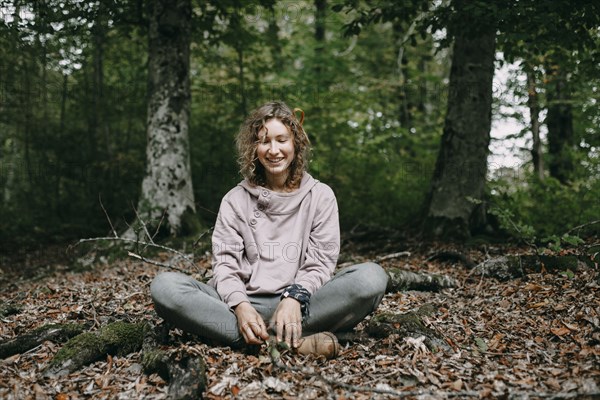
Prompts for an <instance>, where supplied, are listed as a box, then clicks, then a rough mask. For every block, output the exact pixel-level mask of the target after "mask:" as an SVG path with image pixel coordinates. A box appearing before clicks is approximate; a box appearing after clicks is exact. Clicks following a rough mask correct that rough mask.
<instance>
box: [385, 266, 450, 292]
mask: <svg viewBox="0 0 600 400" xmlns="http://www.w3.org/2000/svg"><path fill="white" fill-rule="evenodd" d="M387 274H388V275H389V277H390V279H389V281H388V286H387V288H386V292H387V293H390V292H399V291H403V290H422V291H434V292H435V291H439V290H440V289H446V288H453V287H456V286H457V283H456V280H455V279H454V278H452V277H449V276H447V275H435V274H425V273H416V272H411V271H407V270H402V269H398V268H389V269H387Z"/></svg>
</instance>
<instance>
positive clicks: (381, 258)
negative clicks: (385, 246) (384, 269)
mask: <svg viewBox="0 0 600 400" xmlns="http://www.w3.org/2000/svg"><path fill="white" fill-rule="evenodd" d="M399 257H410V251H400V252H398V253H392V254H388V255H385V256H379V257H377V258H376V259H375V261H384V260H392V259H394V258H399Z"/></svg>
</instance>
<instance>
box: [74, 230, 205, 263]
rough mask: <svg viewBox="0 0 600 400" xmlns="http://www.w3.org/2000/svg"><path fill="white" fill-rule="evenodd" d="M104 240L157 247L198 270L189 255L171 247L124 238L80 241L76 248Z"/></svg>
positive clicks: (99, 238)
mask: <svg viewBox="0 0 600 400" xmlns="http://www.w3.org/2000/svg"><path fill="white" fill-rule="evenodd" d="M102 240H108V241H122V242H127V243H134V244H138V245H143V246H150V247H156V248H157V249H162V250H165V251H170V252H172V253H175V254H177V255H179V256H180V257H181V258H183V259H184V260H185V261H187V262H188V263H189V264H190V265H191V266H192V267H194V268H195V269H196V270H198V267H197V266H196V264H194V262H193V260H191V259H190V258H189V257H188V256H187V255H185V254H183V253H182V252H180V251H178V250H175V249H173V248H171V247H167V246H163V245H161V244H156V243H148V242H143V241H140V240H137V239H128V238H122V237H109V236H105V237H97V238H87V239H79V241H78V242H77V243H75V246H78V245H80V244H82V243H86V242H99V241H102Z"/></svg>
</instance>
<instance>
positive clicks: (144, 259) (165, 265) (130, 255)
mask: <svg viewBox="0 0 600 400" xmlns="http://www.w3.org/2000/svg"><path fill="white" fill-rule="evenodd" d="M127 255H128V256H129V257H133V258H137V259H138V260H141V261H143V262H146V263H148V264H154V265H158V266H159V267H165V268H171V269H174V270H175V271H179V272H185V273H187V272H188V271H186V270H184V269H181V268H179V267H176V266H174V265H171V264H165V263H162V262H160V261H156V260H150V259H149V258H146V257H144V256H141V255H139V254H135V253H132V252H131V251H128V252H127Z"/></svg>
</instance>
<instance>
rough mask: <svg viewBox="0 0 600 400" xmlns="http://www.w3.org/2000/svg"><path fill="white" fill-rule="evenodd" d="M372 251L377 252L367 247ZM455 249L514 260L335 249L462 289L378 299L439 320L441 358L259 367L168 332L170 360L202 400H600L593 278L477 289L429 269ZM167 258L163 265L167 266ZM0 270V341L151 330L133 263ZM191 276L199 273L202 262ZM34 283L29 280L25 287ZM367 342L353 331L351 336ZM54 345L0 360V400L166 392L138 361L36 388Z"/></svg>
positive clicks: (399, 353) (582, 275) (140, 270)
mask: <svg viewBox="0 0 600 400" xmlns="http://www.w3.org/2000/svg"><path fill="white" fill-rule="evenodd" d="M375 247H377V246H375ZM448 249H452V250H455V251H456V250H458V251H461V252H462V253H463V254H464V255H466V256H468V257H469V258H470V259H471V260H473V261H474V262H476V263H478V262H481V261H483V260H485V259H487V258H491V257H494V256H498V255H503V254H507V253H526V252H527V249H525V248H514V247H508V246H505V245H486V246H481V247H475V248H469V249H467V248H460V249H457V248H450V247H448V246H441V245H423V244H412V245H410V244H404V245H393V246H385V247H379V248H371V249H370V250H365V249H364V248H363V249H361V248H359V247H357V246H346V247H345V250H344V251H343V252H342V255H343V258H342V260H343V261H344V262H360V261H367V260H375V259H376V257H377V256H382V255H385V254H389V253H392V252H394V251H396V252H398V251H407V252H410V254H406V255H404V256H401V257H399V258H394V259H391V260H389V261H383V262H381V264H382V265H383V266H384V267H385V268H391V267H395V268H404V269H408V270H412V271H422V272H428V273H436V274H447V275H449V276H452V277H454V278H455V279H457V281H458V282H459V285H458V287H456V288H454V289H444V290H442V291H440V292H417V291H409V292H398V293H389V294H387V295H386V296H385V297H384V299H383V301H382V303H381V305H380V307H379V309H378V310H377V312H376V314H378V313H383V312H394V313H402V312H406V311H409V310H412V309H415V308H417V307H420V306H422V305H424V304H431V305H433V306H434V307H435V309H436V310H437V311H436V312H435V313H434V314H433V315H431V316H429V317H426V318H425V321H426V324H427V325H428V326H429V327H430V328H432V329H434V330H435V331H437V332H439V333H440V334H442V335H443V337H444V338H445V340H446V342H447V343H448V345H449V348H448V349H446V350H444V349H441V350H438V351H436V352H433V351H431V350H429V349H428V348H427V347H426V346H425V345H424V343H423V340H422V339H419V338H400V337H398V336H397V335H391V336H389V337H387V338H384V339H375V338H370V337H367V336H364V337H363V338H361V339H360V340H358V341H356V342H350V343H346V344H345V345H344V347H343V349H342V351H341V354H340V355H339V356H338V357H337V358H336V359H334V360H324V359H322V358H317V357H313V356H307V357H303V356H295V355H291V354H283V356H282V361H283V362H284V363H285V364H287V365H288V366H294V367H297V368H295V369H294V370H292V369H281V368H280V367H277V366H276V365H274V364H272V363H270V362H269V359H268V357H263V356H264V355H266V348H265V347H264V346H263V348H262V349H261V353H260V354H258V355H251V354H245V353H243V352H238V351H233V350H231V349H230V348H229V347H214V346H208V345H206V344H203V343H201V342H200V341H198V340H197V339H196V338H194V337H192V336H189V335H186V334H183V333H182V332H180V331H178V330H171V332H170V336H169V344H168V347H169V348H170V349H176V348H177V349H183V351H185V352H188V353H190V354H195V355H202V356H203V357H204V359H205V360H206V362H207V365H208V368H207V378H208V387H207V389H206V391H205V393H204V395H205V397H206V398H209V399H217V398H240V399H248V398H256V399H262V398H265V399H271V398H272V399H281V398H283V399H296V398H300V399H317V398H337V399H370V398H383V399H387V398H399V397H405V398H418V399H444V398H498V397H501V398H519V399H530V398H531V399H533V398H599V397H598V396H600V296H599V287H600V284H599V271H598V266H597V265H596V266H595V267H587V268H579V269H578V270H577V271H576V272H575V273H574V274H571V273H563V274H560V273H559V274H550V273H539V274H530V275H527V276H525V277H523V278H517V279H514V280H510V281H507V282H499V281H497V280H495V279H492V278H482V277H481V276H475V275H474V274H472V273H471V271H470V270H469V269H467V268H465V267H464V266H463V265H462V264H460V263H452V262H448V261H439V260H438V261H429V259H430V257H431V255H433V254H435V253H436V252H438V251H440V250H448ZM165 256H166V255H165ZM27 262H28V263H29V264H28V266H22V267H19V268H15V266H16V265H12V266H10V265H8V266H7V265H5V266H3V269H2V270H1V271H0V304H2V303H5V304H6V303H11V304H15V305H19V306H20V307H21V310H20V312H19V313H17V314H14V315H8V316H4V317H3V318H2V323H1V324H0V342H1V341H4V340H7V339H10V338H13V337H15V336H18V335H20V334H23V333H26V332H29V331H30V330H32V329H34V328H36V327H39V326H42V325H44V324H50V323H63V322H80V323H84V322H86V323H90V324H91V325H92V328H91V329H92V330H96V329H98V328H99V327H100V326H102V325H104V324H106V323H108V322H111V321H114V320H122V321H128V322H140V321H147V322H148V323H150V324H153V325H155V324H158V323H160V322H161V319H160V318H159V317H158V316H157V315H156V314H155V313H154V310H153V305H152V301H151V299H150V295H149V284H150V282H151V281H152V279H153V277H154V276H155V275H156V274H157V273H159V272H160V271H162V270H164V268H162V267H158V266H155V265H150V264H146V263H142V262H140V261H137V260H134V259H127V260H121V261H116V262H111V263H108V262H104V263H102V262H100V263H97V264H94V265H93V266H92V267H90V268H88V270H86V271H83V272H74V271H73V270H72V268H71V267H72V266H71V265H70V264H71V262H70V261H68V260H60V259H58V260H55V261H54V262H50V263H47V262H43V261H42V260H39V259H38V260H37V261H36V260H35V259H32V260H29V261H27ZM196 265H197V267H198V271H193V272H194V273H198V272H202V270H203V269H206V268H208V267H209V262H208V260H207V259H206V258H204V259H202V260H200V261H199V262H198V263H197V264H196ZM32 271H35V272H36V276H33V274H32V273H31V272H32ZM356 329H357V330H358V331H360V330H361V329H364V323H361V324H360V325H359V326H358V327H357V328H356ZM60 346H61V345H60V344H55V343H53V342H50V341H46V342H44V343H43V344H42V345H40V346H38V347H36V348H34V349H32V350H30V351H27V352H26V353H23V354H17V355H14V356H11V357H9V358H7V359H4V360H0V398H2V399H8V400H10V399H16V400H21V399H46V398H52V399H60V400H65V399H77V398H98V399H136V398H144V399H164V398H166V394H167V389H168V386H167V383H166V382H165V381H164V380H163V379H162V378H160V377H159V376H158V375H156V374H152V375H146V374H144V373H143V372H142V367H141V364H140V363H141V360H140V359H141V356H140V353H139V352H136V353H131V354H129V355H127V356H125V357H117V356H113V357H111V356H107V358H106V359H105V360H102V361H98V362H96V363H93V364H91V365H89V366H87V367H84V368H82V369H80V370H78V371H76V372H74V373H72V374H70V375H66V376H62V377H58V378H53V379H50V378H44V377H43V376H42V371H43V370H44V369H45V367H46V366H47V365H48V363H49V361H50V359H51V358H52V356H53V355H54V354H55V353H56V352H57V351H58V349H59V348H60Z"/></svg>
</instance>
